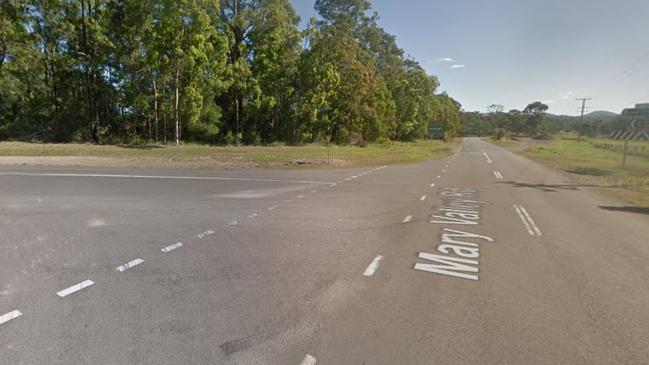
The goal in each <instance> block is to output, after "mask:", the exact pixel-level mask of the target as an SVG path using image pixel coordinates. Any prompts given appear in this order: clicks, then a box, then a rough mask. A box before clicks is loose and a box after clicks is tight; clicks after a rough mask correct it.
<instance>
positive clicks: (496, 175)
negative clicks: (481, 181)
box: [494, 171, 503, 180]
mask: <svg viewBox="0 0 649 365" xmlns="http://www.w3.org/2000/svg"><path fill="white" fill-rule="evenodd" d="M494 176H495V177H496V179H498V180H502V179H503V175H502V174H501V173H500V171H494Z"/></svg>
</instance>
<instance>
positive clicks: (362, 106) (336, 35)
mask: <svg viewBox="0 0 649 365" xmlns="http://www.w3.org/2000/svg"><path fill="white" fill-rule="evenodd" d="M0 4H1V5H0V139H17V140H43V141H90V142H96V143H143V142H158V143H175V144H178V143H180V142H181V141H195V142H205V143H215V144H226V143H227V144H234V143H245V144H266V143H273V142H277V141H279V142H286V143H289V144H301V143H309V142H322V141H325V140H328V139H331V140H332V141H333V142H335V143H339V144H349V143H352V144H363V143H366V142H371V141H377V140H379V141H380V140H386V139H394V140H413V139H417V138H421V137H424V136H425V135H426V134H427V130H428V127H429V125H430V124H443V125H445V127H446V130H447V132H448V133H451V134H454V133H457V132H458V129H459V123H460V105H459V103H457V102H456V101H455V100H454V99H452V98H451V97H449V96H448V95H446V94H445V93H439V92H438V91H437V88H438V86H439V85H438V80H437V78H436V77H434V76H431V75H428V74H427V73H426V72H425V70H424V69H423V68H422V67H421V66H420V65H419V64H418V63H417V62H416V61H415V60H413V59H412V58H410V57H408V56H407V55H405V54H404V51H403V50H402V49H400V48H399V46H398V45H397V44H396V39H395V37H394V36H393V35H390V34H388V33H387V32H385V31H384V30H383V29H382V28H380V27H379V25H378V24H377V20H378V15H377V14H376V13H375V12H373V10H372V9H371V5H370V3H369V2H368V1H367V0H317V1H315V10H316V11H317V13H318V17H316V18H312V19H310V21H309V22H308V26H307V27H306V29H304V30H300V27H299V24H300V19H299V17H298V16H297V15H296V12H295V10H294V9H293V7H292V5H291V3H290V1H289V0H220V1H219V0H47V1H35V0H31V1H22V0H9V1H6V0H5V1H0Z"/></svg>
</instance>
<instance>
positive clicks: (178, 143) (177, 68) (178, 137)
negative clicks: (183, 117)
mask: <svg viewBox="0 0 649 365" xmlns="http://www.w3.org/2000/svg"><path fill="white" fill-rule="evenodd" d="M179 78H180V68H179V67H178V65H176V77H175V80H174V87H175V89H176V101H175V113H176V128H175V130H174V131H175V133H174V134H175V138H176V146H180V118H179V113H178V99H179V95H178V87H179V85H178V83H179V80H178V79H179Z"/></svg>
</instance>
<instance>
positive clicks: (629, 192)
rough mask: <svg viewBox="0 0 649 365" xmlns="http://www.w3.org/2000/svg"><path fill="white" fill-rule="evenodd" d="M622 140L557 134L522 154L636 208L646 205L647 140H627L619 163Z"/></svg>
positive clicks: (648, 193) (648, 189)
mask: <svg viewBox="0 0 649 365" xmlns="http://www.w3.org/2000/svg"><path fill="white" fill-rule="evenodd" d="M623 145H624V142H621V141H615V140H611V139H605V138H587V139H584V140H582V141H578V140H577V139H576V138H570V137H566V136H564V137H560V138H558V139H556V140H554V141H552V142H551V143H547V144H545V145H543V146H537V147H532V148H528V149H525V150H524V151H523V154H524V155H526V156H527V157H530V158H532V159H534V160H536V161H539V162H541V163H543V164H546V165H549V166H552V167H554V168H558V169H561V170H563V171H566V172H568V173H570V174H571V176H573V177H574V178H575V179H576V180H577V181H578V182H580V183H582V184H585V185H593V186H597V187H601V188H603V189H605V190H606V191H609V192H611V193H612V194H613V195H615V196H617V197H618V198H620V199H622V200H624V201H626V202H629V203H631V204H632V205H633V206H634V207H636V208H642V209H649V208H648V207H649V142H630V143H629V149H630V152H629V155H628V156H627V162H626V166H622V148H623Z"/></svg>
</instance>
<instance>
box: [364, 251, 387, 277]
mask: <svg viewBox="0 0 649 365" xmlns="http://www.w3.org/2000/svg"><path fill="white" fill-rule="evenodd" d="M381 260H383V256H381V255H378V256H376V257H375V258H374V260H372V262H371V263H370V265H369V266H368V267H367V269H365V272H364V273H363V276H372V275H374V273H375V272H376V269H378V268H379V264H380V263H381Z"/></svg>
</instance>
